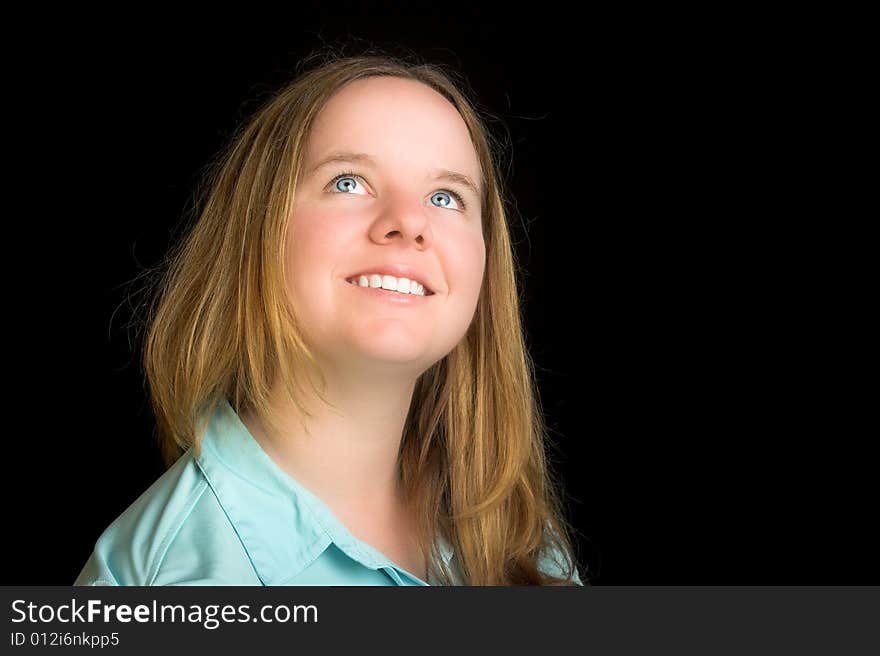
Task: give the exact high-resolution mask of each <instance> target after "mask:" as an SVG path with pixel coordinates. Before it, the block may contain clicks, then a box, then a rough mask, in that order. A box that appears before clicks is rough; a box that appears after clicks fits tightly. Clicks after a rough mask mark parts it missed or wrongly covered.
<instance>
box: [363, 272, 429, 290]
mask: <svg viewBox="0 0 880 656" xmlns="http://www.w3.org/2000/svg"><path fill="white" fill-rule="evenodd" d="M357 284H358V285H360V286H361V287H374V288H378V287H381V288H382V289H388V290H391V291H395V292H399V293H401V294H415V295H416V296H426V292H425V287H424V285H422V284H421V283H418V282H416V281H415V280H410V279H409V278H395V277H394V276H389V275H380V274H378V273H373V274H371V275H370V276H369V277H367V276H366V275H362V276H359V277H358V280H357Z"/></svg>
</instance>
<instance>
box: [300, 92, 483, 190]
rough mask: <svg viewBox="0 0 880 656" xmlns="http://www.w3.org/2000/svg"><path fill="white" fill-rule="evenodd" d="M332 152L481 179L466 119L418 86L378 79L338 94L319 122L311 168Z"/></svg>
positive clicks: (310, 150)
mask: <svg viewBox="0 0 880 656" xmlns="http://www.w3.org/2000/svg"><path fill="white" fill-rule="evenodd" d="M333 151H356V152H363V153H370V154H372V155H373V157H374V158H375V159H376V160H377V161H378V162H379V163H380V165H382V164H384V165H387V166H389V167H391V168H398V169H399V170H401V171H404V170H408V169H416V170H424V169H435V168H444V169H450V170H453V171H461V172H462V173H464V174H465V175H469V176H471V177H472V178H474V179H475V180H479V179H480V175H479V172H480V166H479V161H478V158H477V154H476V152H475V151H474V147H473V144H472V143H471V139H470V134H469V132H468V129H467V125H466V124H465V122H464V119H462V118H461V115H459V113H458V111H457V110H456V109H455V107H454V106H453V105H452V104H451V103H450V102H449V101H448V100H446V98H444V97H443V96H442V95H440V94H439V93H438V92H436V91H434V89H431V88H430V87H428V86H427V85H425V84H422V83H421V82H416V81H414V80H405V79H401V78H393V77H374V78H367V79H361V80H355V81H354V82H350V83H349V84H347V85H346V86H344V87H343V88H342V89H340V90H339V91H337V92H336V94H334V95H333V96H332V97H331V98H330V100H329V101H328V102H327V104H326V105H325V106H324V108H323V109H322V110H321V111H320V112H319V114H318V115H317V117H316V119H315V122H314V124H313V127H312V130H311V132H310V134H309V137H308V143H307V146H306V153H305V156H306V163H307V166H308V165H314V164H315V163H316V162H318V161H319V160H320V159H322V158H323V157H326V156H327V155H328V154H330V153H331V152H333Z"/></svg>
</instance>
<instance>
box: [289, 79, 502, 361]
mask: <svg viewBox="0 0 880 656" xmlns="http://www.w3.org/2000/svg"><path fill="white" fill-rule="evenodd" d="M342 152H345V153H349V154H351V153H361V154H364V155H368V156H369V158H370V159H369V160H367V159H359V160H358V159H347V160H337V161H331V162H328V163H325V160H327V158H329V157H331V156H333V155H337V154H339V153H342ZM441 172H455V173H458V174H461V175H462V176H464V177H465V178H468V179H469V180H470V181H472V182H473V184H474V185H476V186H478V191H476V192H475V191H474V190H472V189H469V188H468V186H467V185H466V184H465V183H463V182H462V181H460V180H451V179H449V178H445V177H438V176H440V175H441ZM343 173H345V175H341V174H343ZM340 175H341V177H338V176H340ZM480 184H481V175H480V165H479V161H478V159H477V155H476V152H475V151H474V148H473V145H472V144H471V140H470V137H469V134H468V130H467V127H466V125H465V123H464V121H463V120H462V118H461V116H460V115H459V114H458V112H457V111H456V109H455V108H454V107H453V106H452V105H451V104H450V103H449V102H448V101H447V100H446V99H445V98H444V97H443V96H441V95H440V94H439V93H437V92H436V91H434V90H433V89H431V88H429V87H427V86H425V85H423V84H421V83H418V82H415V81H412V80H404V79H401V78H392V77H381V78H367V79H361V80H356V81H354V82H351V83H349V84H348V85H346V86H345V87H343V88H342V89H341V90H339V91H338V92H337V93H336V94H335V95H334V96H333V97H332V98H331V99H330V101H329V102H328V103H327V105H326V106H325V107H324V108H323V110H322V111H321V112H320V114H319V115H318V116H317V117H316V121H315V123H314V126H313V130H312V132H311V134H310V136H309V138H308V142H307V144H306V152H305V160H304V164H303V169H302V172H301V175H300V178H299V180H298V182H297V188H296V198H295V203H294V208H293V215H292V216H291V220H290V226H289V230H288V234H287V261H286V269H287V270H286V275H287V285H288V291H289V293H290V295H291V299H292V301H293V303H294V307H295V309H296V312H297V315H298V317H299V319H300V321H301V323H302V326H303V329H304V331H305V333H306V335H305V337H306V339H307V341H308V343H309V345H310V346H311V347H313V348H314V349H315V350H316V351H317V352H318V354H319V357H320V358H326V359H329V360H330V361H332V362H333V363H334V366H338V367H339V368H340V369H342V370H345V369H346V368H351V367H363V368H364V370H365V371H370V370H371V369H370V368H372V370H377V369H378V368H380V367H381V365H382V364H390V365H405V366H408V367H409V368H411V369H412V371H413V373H415V374H416V375H417V374H419V373H421V372H422V371H424V370H425V369H427V368H428V367H429V366H431V365H432V364H433V363H435V362H437V361H438V360H440V359H441V358H443V357H444V356H445V355H447V354H448V353H449V352H450V351H451V350H452V349H453V348H454V347H455V346H456V344H458V342H459V341H460V340H461V339H462V337H463V336H464V334H465V333H466V331H467V329H468V326H469V325H470V323H471V321H472V319H473V317H474V312H475V310H476V306H477V300H478V297H479V294H480V287H481V285H482V280H483V271H484V267H485V259H486V248H485V243H484V241H483V230H482V220H481V214H482V208H481V207H480V194H479V185H480ZM456 194H458V196H460V197H461V198H460V199H459V198H457V197H456ZM393 265H404V266H409V267H412V269H413V270H414V271H415V272H416V273H415V274H414V275H411V276H403V277H409V278H410V279H415V280H420V281H421V282H422V283H423V284H424V285H425V286H426V287H427V288H428V289H430V290H433V292H434V294H433V295H430V296H417V295H411V294H410V295H404V294H400V293H399V292H391V291H388V292H381V291H379V290H376V289H374V288H372V287H368V288H363V287H361V286H358V285H351V284H349V283H348V282H347V279H350V278H351V277H353V276H355V274H361V273H363V274H366V275H367V277H368V278H370V277H371V275H370V274H372V273H378V274H380V275H382V274H383V272H382V269H383V268H385V267H391V266H393ZM388 273H391V271H390V270H389V271H388ZM392 275H393V274H392ZM395 277H399V276H395ZM381 280H382V282H383V284H384V283H389V282H391V280H390V279H387V278H385V277H384V275H383V277H382V279H381Z"/></svg>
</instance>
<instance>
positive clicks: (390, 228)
mask: <svg viewBox="0 0 880 656" xmlns="http://www.w3.org/2000/svg"><path fill="white" fill-rule="evenodd" d="M370 237H371V238H372V240H373V241H375V242H376V243H378V244H387V243H390V242H391V241H392V240H394V239H401V240H402V241H403V242H404V243H405V244H408V243H409V242H415V244H416V246H417V247H419V248H421V249H424V248H429V247H430V246H431V244H432V243H433V235H432V233H431V222H430V221H429V220H428V216H427V215H426V213H425V210H424V209H423V208H421V207H420V206H414V204H413V203H412V201H411V200H409V198H408V196H407V194H400V195H399V196H398V197H397V198H396V199H395V200H392V201H389V204H388V205H387V207H386V208H385V211H384V212H383V213H382V215H381V216H380V217H379V218H378V219H377V220H376V221H375V222H374V223H373V225H372V226H371V227H370Z"/></svg>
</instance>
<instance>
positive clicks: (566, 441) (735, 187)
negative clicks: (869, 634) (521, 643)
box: [2, 3, 880, 585]
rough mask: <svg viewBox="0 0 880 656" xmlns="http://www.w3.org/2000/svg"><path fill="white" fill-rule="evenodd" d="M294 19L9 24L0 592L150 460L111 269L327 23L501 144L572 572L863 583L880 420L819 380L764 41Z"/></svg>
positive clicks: (378, 19) (699, 31) (661, 578)
mask: <svg viewBox="0 0 880 656" xmlns="http://www.w3.org/2000/svg"><path fill="white" fill-rule="evenodd" d="M542 6H546V5H544V4H543V3H542ZM328 7H329V5H328ZM304 11H306V10H301V11H300V12H299V13H297V14H292V15H290V16H285V17H279V16H276V15H273V16H265V17H259V18H257V17H249V18H241V17H239V16H234V17H231V18H230V17H228V18H229V19H228V20H227V21H226V22H225V23H224V24H222V25H217V24H214V23H213V21H212V22H209V21H207V20H205V21H197V22H191V23H187V24H183V23H181V22H180V21H179V19H178V18H177V17H173V16H167V17H159V18H157V17H149V16H139V17H137V18H127V19H121V18H120V19H115V18H114V17H111V16H97V15H96V16H88V15H84V14H77V15H76V16H63V15H54V16H53V19H52V22H51V25H47V24H46V22H45V21H40V22H37V21H36V20H35V21H34V22H32V23H24V22H22V24H20V25H18V26H15V27H14V28H11V29H13V31H17V32H19V33H20V34H22V35H26V36H27V37H28V38H26V39H23V40H22V41H21V43H20V45H19V46H17V48H18V49H17V50H16V52H15V53H11V54H10V58H8V59H7V61H8V62H9V64H10V66H9V71H10V73H9V78H8V80H7V92H8V99H9V100H8V103H7V110H8V111H9V110H11V113H12V116H11V118H10V119H8V120H7V143H8V144H9V145H10V146H13V147H15V146H18V147H19V149H18V150H17V151H16V152H17V153H19V154H18V155H17V156H16V157H15V159H11V160H10V161H11V162H12V163H13V164H14V166H13V167H12V168H13V169H14V171H13V172H12V173H11V176H10V177H9V179H8V182H9V187H8V189H7V192H8V193H9V194H10V201H9V205H8V208H9V212H10V214H9V215H8V216H7V219H8V228H10V230H9V231H8V232H7V239H8V241H7V244H6V251H7V258H6V266H7V267H8V268H7V290H8V295H7V302H8V304H9V305H8V306H7V307H8V309H7V312H8V313H9V314H8V315H7V330H8V331H9V333H8V335H9V338H8V340H9V341H8V346H7V348H8V352H7V362H8V363H9V364H11V365H12V367H10V369H8V370H7V373H8V374H9V375H10V378H11V379H8V382H9V383H10V384H11V387H12V389H13V393H12V395H10V396H9V399H10V404H9V405H8V406H7V414H6V418H7V424H6V428H7V430H6V431H5V436H4V437H5V440H6V442H7V445H8V446H7V451H6V454H7V457H6V458H5V459H4V465H5V466H4V470H5V474H6V475H5V477H4V484H5V487H6V491H5V495H4V496H5V498H6V501H7V503H6V508H7V515H6V521H7V523H8V524H7V525H8V532H7V535H6V537H7V539H6V540H5V541H4V542H5V549H7V550H9V552H10V556H9V557H7V558H6V561H5V562H6V563H7V567H6V568H5V569H6V571H5V572H4V575H3V580H2V583H3V584H6V585H12V584H17V585H49V584H66V583H68V582H73V580H74V579H75V577H76V576H77V574H78V573H79V571H80V569H81V568H82V566H83V565H84V563H85V561H86V559H87V558H88V556H89V553H90V551H91V549H92V546H93V545H94V541H95V540H96V539H97V537H98V535H99V534H100V533H101V531H103V530H104V528H106V526H107V525H109V523H110V522H111V521H112V520H113V519H115V518H116V517H117V516H118V515H119V514H120V513H121V512H122V511H124V510H125V508H126V507H128V505H129V504H130V503H131V502H133V501H134V500H135V499H136V498H137V497H138V496H139V495H140V494H141V492H143V491H144V490H145V489H146V488H147V487H148V486H149V485H150V484H151V483H152V482H153V481H154V480H155V479H156V478H157V477H158V476H159V475H160V474H161V473H162V471H163V470H162V466H161V463H160V460H159V457H158V452H157V450H156V448H155V447H154V443H153V437H152V432H153V423H152V415H151V413H150V410H149V405H148V403H147V401H146V396H145V388H144V382H143V377H142V374H141V371H140V366H139V361H138V355H139V354H138V353H137V352H136V350H135V349H136V347H137V346H139V343H137V342H135V341H133V340H134V337H135V334H134V329H133V328H132V327H131V326H130V325H128V324H127V322H128V321H129V320H130V319H131V316H132V315H131V305H132V303H133V302H136V301H138V300H140V299H138V298H134V299H131V298H130V296H131V293H132V291H133V289H134V288H136V285H135V287H134V288H133V287H131V286H130V285H128V283H129V282H130V281H132V280H134V279H135V278H136V277H137V275H138V274H139V273H140V272H142V271H143V269H144V267H148V266H153V265H154V264H155V263H156V262H157V261H158V259H159V258H160V257H161V256H162V254H163V253H164V252H165V251H166V250H167V248H168V246H169V244H170V243H171V239H172V237H173V236H174V235H175V233H176V229H177V226H178V224H179V221H180V218H181V215H182V213H183V211H184V209H185V207H187V205H188V203H189V201H190V197H191V193H192V189H193V185H194V184H195V182H196V180H197V177H198V174H199V173H200V171H201V168H202V167H203V166H204V165H205V164H206V163H207V162H208V160H209V159H210V158H211V157H212V156H213V155H214V154H215V153H216V152H217V150H219V148H220V147H221V146H222V145H223V144H224V143H225V142H226V139H227V138H228V136H229V135H230V134H231V133H232V131H233V129H234V128H235V127H236V126H237V125H238V123H239V122H240V121H241V120H242V119H243V118H245V117H246V116H247V115H248V114H249V113H250V111H252V110H253V109H254V108H255V107H256V105H257V104H258V103H259V102H260V101H262V100H263V99H264V98H265V97H266V94H268V93H270V92H271V91H272V90H274V89H275V88H277V87H278V86H280V85H281V84H283V83H284V81H286V80H287V79H288V78H289V77H290V76H291V75H292V73H293V70H294V67H295V65H296V63H297V62H298V61H300V60H301V59H302V58H303V57H304V56H306V55H308V54H310V53H311V52H313V51H314V50H315V49H316V48H320V47H322V46H324V45H326V44H334V45H338V44H347V45H346V48H348V50H349V51H350V52H354V51H357V50H358V49H359V48H361V47H363V46H366V45H375V46H378V47H383V48H387V49H394V48H399V47H402V48H405V49H410V50H412V51H413V52H417V53H418V54H419V55H421V56H422V57H424V58H426V59H428V60H431V61H437V62H442V63H444V64H447V65H450V66H453V67H455V68H456V69H457V70H460V71H462V72H463V74H464V75H465V77H466V79H467V81H468V83H469V84H470V85H471V87H472V88H473V90H474V92H475V94H476V96H477V97H478V99H479V100H480V102H481V104H482V105H483V106H484V107H486V108H488V109H489V110H490V111H492V112H493V113H494V114H495V115H496V116H498V117H499V119H500V122H501V123H502V124H503V125H502V126H501V129H502V130H506V131H507V132H508V133H509V139H510V144H511V156H512V160H511V162H510V163H509V172H510V176H509V179H508V184H509V187H510V188H511V189H512V190H513V192H514V194H515V198H516V201H517V205H518V209H519V213H520V215H521V217H522V221H523V223H520V224H519V228H517V230H518V233H517V234H514V239H515V240H516V242H517V251H518V256H519V259H520V262H521V263H522V264H523V267H524V269H525V273H524V276H523V278H522V282H523V284H524V286H525V293H526V299H527V300H526V305H525V316H526V329H527V337H528V343H529V345H530V352H531V354H532V357H533V358H534V360H535V362H536V364H537V366H538V376H539V385H540V389H541V395H542V402H543V405H544V409H545V412H546V414H547V418H548V422H549V424H550V426H551V428H552V431H553V433H552V434H553V437H554V439H555V440H556V441H557V442H558V444H559V451H558V452H557V455H556V456H555V457H554V459H555V461H556V462H555V466H556V467H557V469H558V471H559V472H560V474H561V475H562V478H563V480H564V481H565V485H566V492H567V494H568V502H567V503H568V510H569V512H570V516H571V519H572V521H573V523H574V525H575V526H576V527H577V529H578V531H579V535H578V536H577V539H578V544H577V547H578V549H579V557H580V561H581V563H582V564H583V565H584V566H585V568H586V570H588V574H587V577H588V578H589V579H590V580H591V581H592V582H593V583H595V584H597V585H635V584H647V585H659V584H665V585H689V584H705V585H712V584H737V585H740V584H741V585H746V584H770V585H781V584H862V583H874V584H876V583H878V582H880V576H878V568H877V565H876V562H875V559H874V555H875V554H876V553H877V547H878V545H877V541H876V537H872V536H873V533H874V531H873V525H874V524H876V504H874V503H872V501H873V498H874V497H875V496H876V486H873V488H872V487H871V478H870V474H871V469H872V466H871V465H872V460H871V459H870V458H869V457H868V455H867V448H866V447H865V446H863V443H864V442H867V441H868V438H869V437H876V430H874V431H873V433H871V432H869V431H868V430H867V429H866V428H865V427H864V426H863V425H861V424H860V423H859V422H857V421H856V420H855V419H854V410H853V409H854V408H857V407H858V406H859V405H860V404H864V403H866V402H867V393H866V392H865V391H861V392H859V391H858V390H857V388H856V387H855V386H854V385H851V381H850V379H848V378H846V377H844V376H842V375H841V374H839V373H838V372H837V371H836V369H835V367H836V366H837V364H838V361H837V358H838V357H840V358H841V359H843V358H845V356H844V355H843V354H842V352H838V351H836V350H835V349H834V348H833V343H836V342H832V340H831V337H830V335H831V333H830V332H828V331H830V328H829V326H830V325H831V324H832V322H831V321H830V317H831V316H832V315H833V312H834V309H833V308H828V307H821V308H820V307H819V306H818V305H817V304H816V303H817V301H816V300H815V299H816V298H817V297H818V296H819V295H820V294H826V293H827V291H828V290H827V288H826V287H825V286H824V283H823V279H822V276H820V275H817V273H816V269H815V267H816V265H817V262H819V261H820V260H821V257H822V253H821V251H813V250H809V249H807V248H806V247H804V246H803V245H802V243H801V237H802V235H803V234H804V233H805V232H806V231H809V229H810V228H809V224H808V223H807V222H806V221H804V220H803V216H802V215H800V214H799V213H796V212H793V211H792V209H791V204H790V203H789V202H788V201H787V199H786V198H784V197H780V195H779V193H778V192H779V185H780V184H781V182H780V181H781V180H782V179H783V177H784V172H785V170H786V168H785V162H784V157H785V155H786V148H785V147H784V146H783V145H781V143H780V133H779V131H778V130H777V127H778V125H779V124H780V123H779V122H780V121H784V120H787V119H791V120H794V118H795V117H793V116H789V117H786V115H785V112H782V111H780V110H778V108H777V107H778V103H779V102H781V101H782V100H784V98H782V97H781V95H780V94H784V91H780V89H781V88H783V86H784V85H783V86H780V85H782V82H783V81H784V80H785V79H787V78H785V76H781V75H779V76H777V75H776V72H777V69H774V68H773V66H772V65H771V64H769V63H768V61H767V60H765V59H763V58H758V57H756V56H755V52H756V48H758V47H759V45H760V43H759V42H760V41H761V39H762V34H761V31H760V30H757V31H752V32H750V33H748V34H744V33H740V32H739V31H738V30H735V29H732V28H731V27H730V23H729V22H727V19H726V18H725V17H723V16H711V17H709V16H705V17H699V16H698V17H694V16H690V17H688V21H690V22H688V23H687V24H685V23H683V22H682V20H683V17H680V16H675V15H669V14H666V13H660V12H659V10H658V12H657V13H656V14H652V15H646V14H639V13H636V12H635V11H633V12H632V13H628V12H626V11H622V12H621V14H620V15H615V16H610V15H605V14H599V13H593V14H588V13H586V12H585V13H584V14H583V15H578V14H576V13H572V12H571V11H570V10H565V11H563V10H562V9H561V8H545V9H541V10H537V11H530V12H516V11H508V10H506V9H505V10H504V11H499V10H497V9H495V8H490V7H489V6H487V7H485V8H483V9H480V8H472V9H468V10H465V9H463V8H458V7H456V8H453V7H451V6H443V7H440V6H439V5H437V6H435V7H434V8H432V9H424V10H417V9H414V8H413V6H412V5H409V9H408V10H403V9H402V8H401V7H399V6H397V3H388V4H386V5H372V6H369V7H367V6H366V5H359V6H357V7H355V6H349V5H346V4H344V3H334V4H333V5H332V8H327V9H324V10H317V9H315V10H311V11H310V12H307V13H303V12H304ZM795 68H796V66H794V65H793V66H792V68H790V69H789V71H790V72H791V71H793V70H794V69H795ZM497 127H498V126H496V128H497ZM10 152H12V151H10ZM10 161H8V162H7V165H9V163H10ZM502 168H505V167H502ZM523 224H524V225H523ZM515 226H516V223H515ZM823 298H825V299H826V300H827V297H823ZM829 347H830V348H829ZM871 495H874V496H873V497H872V496H871ZM583 571H585V570H584V568H583V567H582V572H583Z"/></svg>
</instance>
